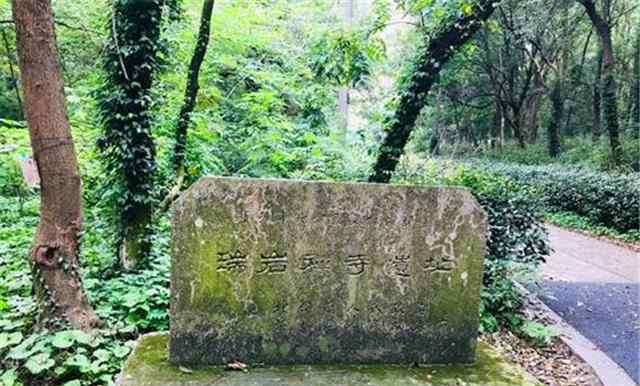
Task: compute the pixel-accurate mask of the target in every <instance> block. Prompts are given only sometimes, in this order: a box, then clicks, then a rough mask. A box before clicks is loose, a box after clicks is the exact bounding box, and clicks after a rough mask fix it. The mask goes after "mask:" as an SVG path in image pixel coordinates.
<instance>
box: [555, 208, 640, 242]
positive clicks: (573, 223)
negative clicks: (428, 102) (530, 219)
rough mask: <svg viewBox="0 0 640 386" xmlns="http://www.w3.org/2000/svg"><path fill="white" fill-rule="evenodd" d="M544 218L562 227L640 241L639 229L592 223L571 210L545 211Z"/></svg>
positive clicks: (624, 239)
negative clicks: (617, 227)
mask: <svg viewBox="0 0 640 386" xmlns="http://www.w3.org/2000/svg"><path fill="white" fill-rule="evenodd" d="M546 219H547V221H548V222H550V223H553V224H556V225H559V226H562V227H564V228H571V229H578V230H583V231H587V232H588V233H591V234H595V235H598V236H606V237H608V238H613V239H618V240H622V241H640V229H636V230H632V231H628V232H620V231H617V230H615V229H613V228H610V227H607V226H604V225H598V224H594V223H593V221H591V220H589V219H588V218H586V217H584V216H580V215H577V214H575V213H571V212H562V211H560V212H551V213H547V215H546Z"/></svg>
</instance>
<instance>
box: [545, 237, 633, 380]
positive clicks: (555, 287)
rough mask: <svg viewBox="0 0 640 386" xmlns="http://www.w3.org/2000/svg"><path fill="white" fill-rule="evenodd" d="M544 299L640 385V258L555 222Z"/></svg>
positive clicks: (547, 265)
mask: <svg viewBox="0 0 640 386" xmlns="http://www.w3.org/2000/svg"><path fill="white" fill-rule="evenodd" d="M549 233H550V234H549V236H550V241H551V246H552V247H553V249H554V250H555V252H554V253H553V254H552V255H551V256H550V257H549V258H548V261H547V263H546V264H544V265H543V266H542V279H541V281H540V282H539V287H540V288H539V291H540V297H541V299H542V300H543V301H544V303H546V304H547V305H548V306H549V307H550V308H551V309H552V310H554V311H555V312H556V313H558V314H559V315H560V316H562V317H563V318H564V319H565V320H566V321H567V322H568V323H569V324H570V325H571V326H573V327H574V328H575V329H576V330H578V331H580V333H582V334H583V335H584V336H586V337H587V338H589V339H590V340H591V341H592V342H593V343H595V344H596V345H597V346H598V347H599V348H600V349H601V350H603V351H604V352H605V353H606V354H607V355H608V356H609V357H611V359H613V360H614V361H615V362H616V363H618V364H619V365H620V366H621V367H622V368H623V369H624V370H625V371H626V372H627V373H628V374H629V375H630V376H631V377H632V378H633V379H634V380H635V382H637V383H638V384H640V304H639V302H640V256H639V255H638V253H635V252H633V251H631V250H628V249H626V248H622V247H619V246H617V245H615V244H612V243H608V242H606V241H601V240H597V239H594V238H590V237H587V236H584V235H581V234H578V233H574V232H570V231H567V230H564V229H561V228H557V227H554V226H549Z"/></svg>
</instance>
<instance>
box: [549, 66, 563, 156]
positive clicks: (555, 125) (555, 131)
mask: <svg viewBox="0 0 640 386" xmlns="http://www.w3.org/2000/svg"><path fill="white" fill-rule="evenodd" d="M561 76H562V75H558V79H556V81H555V82H554V85H553V88H552V90H551V95H550V99H551V122H549V126H548V130H547V141H548V146H549V155H550V156H551V157H552V158H555V157H557V156H558V155H560V150H561V149H560V147H561V143H560V126H561V125H562V115H563V111H564V99H563V96H562V87H563V85H562V80H561V79H562V78H561Z"/></svg>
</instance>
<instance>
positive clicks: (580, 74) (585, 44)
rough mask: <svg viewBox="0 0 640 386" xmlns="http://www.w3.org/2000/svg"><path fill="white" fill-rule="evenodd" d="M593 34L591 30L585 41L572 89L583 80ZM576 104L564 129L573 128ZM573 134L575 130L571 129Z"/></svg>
mask: <svg viewBox="0 0 640 386" xmlns="http://www.w3.org/2000/svg"><path fill="white" fill-rule="evenodd" d="M592 34H593V29H590V30H589V35H587V39H586V40H585V43H584V47H583V48H582V56H581V57H580V66H579V67H578V73H577V74H576V76H575V77H574V81H573V82H572V89H573V88H575V87H578V82H579V81H580V80H581V79H582V70H583V69H584V62H585V59H586V58H587V50H588V48H589V43H590V42H591V35H592ZM574 106H575V103H572V104H571V105H570V106H569V111H567V121H566V122H565V125H564V127H566V128H570V127H571V118H572V116H573V111H574ZM571 134H574V133H573V129H571Z"/></svg>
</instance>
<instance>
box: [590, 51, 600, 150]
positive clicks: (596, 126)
mask: <svg viewBox="0 0 640 386" xmlns="http://www.w3.org/2000/svg"><path fill="white" fill-rule="evenodd" d="M601 83H602V49H601V48H600V49H598V60H597V64H596V76H595V81H594V83H593V100H592V103H593V104H592V108H593V124H592V126H593V127H592V128H591V138H592V141H593V142H594V143H595V142H598V141H599V140H600V134H601V133H602V129H601V127H600V123H601V120H602V115H601V109H602V106H601V99H602V98H601V95H600V86H601Z"/></svg>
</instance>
